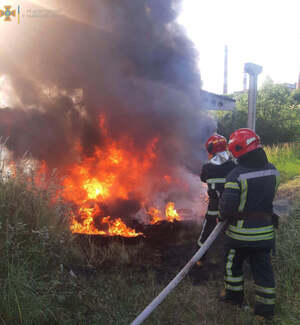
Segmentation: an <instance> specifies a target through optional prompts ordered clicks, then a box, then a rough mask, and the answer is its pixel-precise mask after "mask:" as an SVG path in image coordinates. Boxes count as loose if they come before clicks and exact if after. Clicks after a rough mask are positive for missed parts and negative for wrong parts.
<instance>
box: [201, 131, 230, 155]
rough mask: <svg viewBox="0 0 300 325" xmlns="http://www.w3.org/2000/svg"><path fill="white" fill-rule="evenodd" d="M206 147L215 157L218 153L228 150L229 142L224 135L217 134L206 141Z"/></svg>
mask: <svg viewBox="0 0 300 325" xmlns="http://www.w3.org/2000/svg"><path fill="white" fill-rule="evenodd" d="M205 147H206V150H207V152H208V153H209V154H210V155H215V154H216V153H217V152H222V151H225V150H227V141H226V139H225V138H224V137H223V136H222V135H219V134H217V133H215V134H214V135H212V136H211V137H210V138H209V139H208V140H207V141H206V143H205Z"/></svg>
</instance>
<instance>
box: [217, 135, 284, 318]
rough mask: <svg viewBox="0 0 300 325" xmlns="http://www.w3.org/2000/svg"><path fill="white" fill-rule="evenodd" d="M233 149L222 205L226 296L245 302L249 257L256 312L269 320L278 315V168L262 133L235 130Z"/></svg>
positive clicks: (233, 300)
mask: <svg viewBox="0 0 300 325" xmlns="http://www.w3.org/2000/svg"><path fill="white" fill-rule="evenodd" d="M228 148H229V151H230V152H231V153H232V155H233V156H234V157H235V158H236V159H237V162H238V164H237V166H236V167H235V168H234V169H233V170H232V171H231V172H230V173H229V174H228V176H227V177H226V183H225V189H224V192H223V195H222V197H221V199H220V204H219V209H220V216H221V218H222V219H223V220H227V222H228V227H227V229H226V231H225V235H226V236H225V270H224V273H225V276H224V284H225V290H224V292H223V294H221V299H222V300H223V301H225V302H229V303H232V304H236V305H241V304H242V303H243V298H244V287H243V283H244V278H243V263H244V261H245V260H246V259H248V260H249V263H250V267H251V271H252V274H253V278H254V282H255V292H256V301H255V308H254V313H255V314H256V315H259V317H263V318H265V319H268V318H272V317H273V315H274V306H275V281H274V275H273V270H272V264H271V254H270V252H271V250H272V248H273V247H274V225H273V221H274V220H273V212H272V209H273V199H274V195H275V192H276V189H277V186H278V183H279V172H278V171H277V169H276V168H275V167H274V166H273V165H272V164H271V163H269V162H268V159H267V156H266V154H265V151H264V150H263V148H262V145H261V142H260V138H259V136H258V135H257V134H256V133H255V132H254V131H252V130H250V129H239V130H236V131H235V132H233V133H232V134H231V135H230V138H229V142H228Z"/></svg>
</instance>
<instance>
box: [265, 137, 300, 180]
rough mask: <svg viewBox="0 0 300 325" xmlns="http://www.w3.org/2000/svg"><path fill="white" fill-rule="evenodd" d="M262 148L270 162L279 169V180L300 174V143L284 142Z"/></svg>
mask: <svg viewBox="0 0 300 325" xmlns="http://www.w3.org/2000/svg"><path fill="white" fill-rule="evenodd" d="M264 149H265V151H266V153H267V156H268V159H269V160H270V162H272V163H273V164H274V165H275V167H276V168H277V169H278V170H279V171H280V178H281V182H286V181H288V180H290V179H292V178H293V177H295V176H297V175H299V174H300V143H294V144H290V143H286V144H281V145H274V146H271V147H265V148H264Z"/></svg>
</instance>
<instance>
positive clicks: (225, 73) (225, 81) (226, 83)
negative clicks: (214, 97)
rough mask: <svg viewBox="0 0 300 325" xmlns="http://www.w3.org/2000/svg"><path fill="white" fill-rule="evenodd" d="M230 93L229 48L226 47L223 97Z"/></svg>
mask: <svg viewBox="0 0 300 325" xmlns="http://www.w3.org/2000/svg"><path fill="white" fill-rule="evenodd" d="M227 93H228V46H227V45H225V49H224V84H223V95H226V94H227Z"/></svg>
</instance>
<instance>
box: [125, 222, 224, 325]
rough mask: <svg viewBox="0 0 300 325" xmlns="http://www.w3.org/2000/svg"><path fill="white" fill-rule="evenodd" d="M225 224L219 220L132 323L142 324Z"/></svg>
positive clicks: (202, 253)
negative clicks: (200, 244) (187, 259)
mask: <svg viewBox="0 0 300 325" xmlns="http://www.w3.org/2000/svg"><path fill="white" fill-rule="evenodd" d="M224 226H225V222H224V221H221V222H219V223H218V224H217V225H216V227H215V228H214V230H213V231H212V233H211V234H210V235H209V237H208V238H207V239H206V241H205V242H204V243H203V245H202V246H201V247H200V248H199V249H198V251H197V252H196V253H195V255H194V256H193V257H192V258H191V259H190V261H189V262H188V263H187V264H186V265H185V267H184V268H183V269H182V270H181V271H180V272H179V273H178V274H177V275H176V277H175V278H174V279H173V280H172V281H171V282H170V283H169V284H168V285H167V286H166V287H165V288H164V289H163V291H162V292H161V293H160V294H159V295H158V296H157V297H156V298H155V299H154V300H153V301H152V302H151V303H150V304H149V305H148V306H147V307H146V308H145V309H144V310H143V311H142V312H141V313H140V314H139V315H138V317H136V319H135V320H134V321H133V322H132V323H131V324H130V325H139V324H141V323H142V322H143V321H144V320H145V319H146V318H147V317H148V316H149V315H150V314H151V313H152V312H153V310H155V309H156V307H157V306H158V305H159V304H160V303H161V302H162V301H163V300H164V299H165V298H166V297H167V295H168V294H169V293H170V292H171V291H172V290H173V289H175V288H176V286H177V285H178V284H179V282H180V281H181V280H182V279H183V278H184V277H185V276H186V275H187V273H188V272H189V270H190V269H191V267H192V266H193V265H194V264H195V263H196V262H197V261H198V260H199V259H200V258H201V257H202V256H203V255H204V254H205V253H206V251H207V250H208V248H209V247H210V246H211V244H212V243H213V242H214V240H215V239H216V238H217V236H218V235H219V233H220V232H221V231H222V229H223V228H224Z"/></svg>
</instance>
